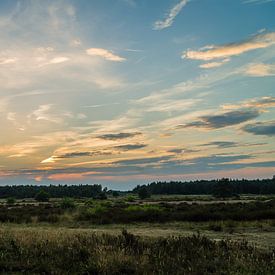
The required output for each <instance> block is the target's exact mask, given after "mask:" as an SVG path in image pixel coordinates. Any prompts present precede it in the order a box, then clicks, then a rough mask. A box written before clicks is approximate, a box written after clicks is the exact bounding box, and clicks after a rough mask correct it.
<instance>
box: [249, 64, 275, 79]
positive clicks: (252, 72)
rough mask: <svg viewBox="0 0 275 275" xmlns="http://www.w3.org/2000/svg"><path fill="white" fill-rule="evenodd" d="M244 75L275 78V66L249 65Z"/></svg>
mask: <svg viewBox="0 0 275 275" xmlns="http://www.w3.org/2000/svg"><path fill="white" fill-rule="evenodd" d="M244 74H246V75H248V76H255V77H263V76H275V64H264V63H258V64H249V65H248V66H247V67H246V68H245V70H244Z"/></svg>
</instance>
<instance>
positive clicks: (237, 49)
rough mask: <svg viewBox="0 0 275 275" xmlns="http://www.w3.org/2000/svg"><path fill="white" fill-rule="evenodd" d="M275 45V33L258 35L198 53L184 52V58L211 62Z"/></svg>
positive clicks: (206, 47)
mask: <svg viewBox="0 0 275 275" xmlns="http://www.w3.org/2000/svg"><path fill="white" fill-rule="evenodd" d="M274 44H275V32H270V33H265V34H257V35H254V36H253V37H252V38H249V39H247V40H244V41H241V42H238V43H231V44H225V45H222V46H215V45H211V46H205V47H203V48H201V49H199V50H198V51H193V50H187V51H185V52H183V54H182V58H183V59H184V58H186V59H193V60H203V61H209V60H213V59H222V58H229V57H231V56H236V55H240V54H242V53H245V52H248V51H252V50H256V49H264V48H267V47H270V46H272V45H274Z"/></svg>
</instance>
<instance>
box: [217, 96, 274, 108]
mask: <svg viewBox="0 0 275 275" xmlns="http://www.w3.org/2000/svg"><path fill="white" fill-rule="evenodd" d="M271 107H275V97H272V96H265V97H261V98H253V99H250V100H246V101H244V102H242V103H240V104H225V105H222V108H223V109H225V110H234V109H240V108H259V109H263V108H271Z"/></svg>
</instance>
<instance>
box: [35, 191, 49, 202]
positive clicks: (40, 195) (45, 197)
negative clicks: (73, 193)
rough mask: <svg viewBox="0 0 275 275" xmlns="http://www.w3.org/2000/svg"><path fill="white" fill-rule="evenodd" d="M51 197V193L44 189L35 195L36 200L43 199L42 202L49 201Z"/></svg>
mask: <svg viewBox="0 0 275 275" xmlns="http://www.w3.org/2000/svg"><path fill="white" fill-rule="evenodd" d="M49 198H50V194H49V193H47V192H46V191H44V190H41V191H39V192H38V193H37V194H36V195H35V200H36V201H41V202H47V201H49Z"/></svg>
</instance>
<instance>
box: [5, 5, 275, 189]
mask: <svg viewBox="0 0 275 275" xmlns="http://www.w3.org/2000/svg"><path fill="white" fill-rule="evenodd" d="M274 13H275V1H272V0H230V1H229V0H209V1H204V0H181V1H180V0H171V1H170V0H169V1H168V0H163V1H162V0H150V1H149V0H114V1H110V0H108V1H107V0H100V1H99V0H90V1H88V0H78V1H76V0H75V1H73V0H71V1H70V0H67V1H65V0H63V1H61V0H58V1H49V0H46V1H42V0H41V1H34V0H33V1H31V0H25V1H5V0H3V1H1V2H0V35H1V45H0V80H1V82H0V83H1V89H0V123H1V128H2V131H1V136H0V183H1V184H5V183H9V184H17V183H20V182H21V183H40V184H44V183H45V184H50V183H65V182H66V183H67V182H68V183H72V184H73V183H88V182H89V183H101V184H103V185H108V187H110V188H123V189H127V188H129V187H130V186H133V185H135V184H137V183H144V182H148V181H152V180H169V179H173V180H174V179H177V180H185V179H187V180H188V179H197V178H217V177H223V176H227V177H234V178H237V177H239V178H240V177H247V178H255V177H260V178H262V177H270V176H272V175H273V174H274V166H275V154H274V153H275V151H274V148H275V147H274V135H275V120H274V114H275V112H274V107H275V91H274V84H275V81H274V79H275V78H274V77H275V21H274Z"/></svg>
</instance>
